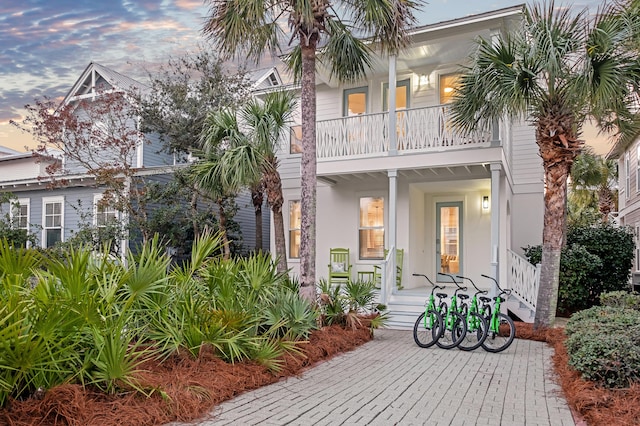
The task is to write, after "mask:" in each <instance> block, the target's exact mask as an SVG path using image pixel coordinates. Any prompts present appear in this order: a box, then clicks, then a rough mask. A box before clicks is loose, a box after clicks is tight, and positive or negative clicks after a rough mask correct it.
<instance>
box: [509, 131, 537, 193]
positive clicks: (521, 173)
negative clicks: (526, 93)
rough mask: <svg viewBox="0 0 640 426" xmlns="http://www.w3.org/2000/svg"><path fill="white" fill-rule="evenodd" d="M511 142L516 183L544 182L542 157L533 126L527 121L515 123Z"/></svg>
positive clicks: (513, 172)
mask: <svg viewBox="0 0 640 426" xmlns="http://www.w3.org/2000/svg"><path fill="white" fill-rule="evenodd" d="M511 143H512V162H511V171H512V175H513V182H514V184H515V185H521V184H541V183H542V182H543V168H542V159H541V158H540V155H539V154H538V145H537V144H536V141H535V134H534V129H533V127H531V126H529V125H527V124H526V123H520V124H514V125H513V126H512V131H511Z"/></svg>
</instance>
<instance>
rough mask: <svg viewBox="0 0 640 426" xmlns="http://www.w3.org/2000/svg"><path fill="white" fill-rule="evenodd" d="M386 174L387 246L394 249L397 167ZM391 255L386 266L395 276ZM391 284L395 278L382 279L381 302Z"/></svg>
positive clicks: (393, 259)
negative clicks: (388, 280) (387, 180)
mask: <svg viewBox="0 0 640 426" xmlns="http://www.w3.org/2000/svg"><path fill="white" fill-rule="evenodd" d="M387 175H388V176H389V243H388V246H387V247H389V249H391V247H393V249H394V250H396V249H397V248H398V247H397V242H396V230H397V221H398V219H397V204H398V170H397V169H393V170H387ZM390 254H391V256H389V264H388V267H389V268H391V271H394V273H392V274H391V276H393V277H395V276H396V275H395V270H396V254H395V252H394V253H390ZM386 275H387V276H388V275H389V274H388V273H387V274H386ZM382 279H383V280H385V279H386V276H384V277H383V278H382ZM391 285H395V280H392V282H391V283H388V282H386V281H384V285H382V286H381V287H382V300H383V302H382V303H387V300H388V299H387V297H388V291H389V288H392V287H391Z"/></svg>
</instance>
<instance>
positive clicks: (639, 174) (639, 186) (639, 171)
mask: <svg viewBox="0 0 640 426" xmlns="http://www.w3.org/2000/svg"><path fill="white" fill-rule="evenodd" d="M636 192H640V145H638V147H637V148H636Z"/></svg>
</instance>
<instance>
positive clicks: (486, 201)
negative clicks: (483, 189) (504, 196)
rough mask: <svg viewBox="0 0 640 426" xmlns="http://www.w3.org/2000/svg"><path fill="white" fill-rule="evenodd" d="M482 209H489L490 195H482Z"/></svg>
mask: <svg viewBox="0 0 640 426" xmlns="http://www.w3.org/2000/svg"><path fill="white" fill-rule="evenodd" d="M482 210H489V196H488V195H483V196H482Z"/></svg>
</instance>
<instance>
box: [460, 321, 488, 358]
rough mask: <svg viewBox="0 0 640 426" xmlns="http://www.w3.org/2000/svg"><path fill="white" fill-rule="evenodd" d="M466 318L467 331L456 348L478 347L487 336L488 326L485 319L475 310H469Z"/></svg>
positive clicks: (470, 348)
mask: <svg viewBox="0 0 640 426" xmlns="http://www.w3.org/2000/svg"><path fill="white" fill-rule="evenodd" d="M466 318H467V332H466V334H465V336H464V337H463V339H462V340H461V341H460V343H458V349H460V350H463V351H472V350H475V349H478V348H479V347H480V346H481V345H482V343H484V341H485V339H486V338H487V331H488V329H489V326H488V325H487V320H486V319H485V318H484V317H483V316H482V315H480V314H479V313H477V312H469V314H468V316H467V317H466Z"/></svg>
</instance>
